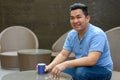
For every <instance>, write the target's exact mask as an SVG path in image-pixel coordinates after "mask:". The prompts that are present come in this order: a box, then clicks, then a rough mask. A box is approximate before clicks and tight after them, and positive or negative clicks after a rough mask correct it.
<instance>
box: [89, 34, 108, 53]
mask: <svg viewBox="0 0 120 80" xmlns="http://www.w3.org/2000/svg"><path fill="white" fill-rule="evenodd" d="M105 42H106V39H105V37H104V36H102V35H96V36H94V37H93V38H92V40H91V42H90V48H89V52H91V51H100V52H101V53H102V52H103V50H104V46H105Z"/></svg>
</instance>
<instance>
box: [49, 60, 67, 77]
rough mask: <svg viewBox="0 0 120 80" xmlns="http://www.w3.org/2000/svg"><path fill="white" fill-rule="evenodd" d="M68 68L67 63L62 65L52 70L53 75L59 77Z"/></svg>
mask: <svg viewBox="0 0 120 80" xmlns="http://www.w3.org/2000/svg"><path fill="white" fill-rule="evenodd" d="M66 68H67V62H63V63H60V64H58V65H56V66H55V67H54V68H53V69H52V71H51V74H52V76H53V77H56V76H59V75H60V73H61V71H63V70H65V69H66Z"/></svg>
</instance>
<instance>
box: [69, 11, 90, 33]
mask: <svg viewBox="0 0 120 80" xmlns="http://www.w3.org/2000/svg"><path fill="white" fill-rule="evenodd" d="M89 20H90V17H89V16H85V14H84V13H83V11H82V10H81V9H75V10H72V11H71V13H70V23H71V25H72V27H73V29H75V30H77V31H81V30H83V29H85V28H86V25H87V23H88V22H89Z"/></svg>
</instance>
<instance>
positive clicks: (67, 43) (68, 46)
mask: <svg viewBox="0 0 120 80" xmlns="http://www.w3.org/2000/svg"><path fill="white" fill-rule="evenodd" d="M63 49H65V50H68V51H72V46H71V36H70V34H69V33H68V35H67V37H66V40H65V43H64V45H63Z"/></svg>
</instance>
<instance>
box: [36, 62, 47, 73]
mask: <svg viewBox="0 0 120 80" xmlns="http://www.w3.org/2000/svg"><path fill="white" fill-rule="evenodd" d="M37 66H38V74H44V73H45V66H46V64H45V63H39V64H38V65H37Z"/></svg>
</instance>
